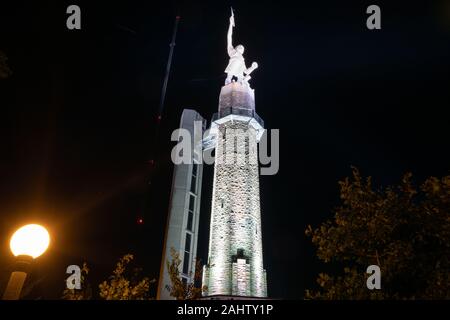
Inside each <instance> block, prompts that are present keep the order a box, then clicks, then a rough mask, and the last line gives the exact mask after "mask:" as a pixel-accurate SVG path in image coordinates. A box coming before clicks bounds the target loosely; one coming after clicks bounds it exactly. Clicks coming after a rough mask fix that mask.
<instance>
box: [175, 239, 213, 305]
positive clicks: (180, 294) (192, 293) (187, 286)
mask: <svg viewBox="0 0 450 320" xmlns="http://www.w3.org/2000/svg"><path fill="white" fill-rule="evenodd" d="M170 255H171V257H172V261H170V262H169V261H167V269H168V271H169V277H170V282H171V283H172V285H171V286H168V287H166V289H167V290H169V291H170V295H171V296H172V297H174V298H175V299H177V300H194V299H198V298H201V296H202V291H204V290H205V289H206V287H205V286H204V287H201V288H199V287H197V286H196V283H199V282H201V280H202V265H201V262H200V260H196V261H195V272H194V281H192V282H190V283H187V282H186V283H185V282H183V281H182V280H181V275H180V264H181V259H180V255H179V253H178V252H177V251H176V250H175V249H174V248H170Z"/></svg>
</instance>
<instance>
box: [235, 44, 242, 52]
mask: <svg viewBox="0 0 450 320" xmlns="http://www.w3.org/2000/svg"><path fill="white" fill-rule="evenodd" d="M236 51H237V52H239V53H240V54H244V46H243V45H242V44H239V45H237V46H236Z"/></svg>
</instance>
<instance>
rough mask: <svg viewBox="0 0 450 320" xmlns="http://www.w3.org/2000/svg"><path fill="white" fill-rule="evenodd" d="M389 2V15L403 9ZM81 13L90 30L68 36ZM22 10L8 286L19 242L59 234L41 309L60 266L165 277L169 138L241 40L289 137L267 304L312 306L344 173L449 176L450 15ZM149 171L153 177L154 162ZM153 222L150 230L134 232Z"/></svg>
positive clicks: (2, 270) (5, 164) (60, 282)
mask: <svg viewBox="0 0 450 320" xmlns="http://www.w3.org/2000/svg"><path fill="white" fill-rule="evenodd" d="M393 2H395V3H393ZM69 4H78V5H79V6H80V7H81V10H82V30H81V31H69V30H67V29H66V17H67V15H66V13H65V11H66V7H67V6H68V5H69ZM370 4H372V1H354V2H351V1H345V2H344V1H295V2H292V3H289V2H282V1H277V2H268V1H255V2H249V1H246V2H242V3H241V2H237V1H232V2H229V1H220V2H219V1H215V2H213V1H204V2H187V1H185V2H183V1H161V2H156V1H151V2H150V1H147V2H145V3H144V2H141V1H139V2H138V1H134V2H133V1H71V2H66V1H53V2H48V1H33V2H32V1H14V4H13V5H12V4H9V5H6V4H5V3H3V2H2V4H0V50H2V51H3V52H5V53H6V54H7V55H8V57H9V64H10V67H11V69H12V70H13V75H12V76H11V77H10V78H9V79H7V80H0V111H1V116H0V122H1V126H0V128H1V129H0V130H1V131H0V133H1V135H0V142H1V152H2V156H1V158H0V290H3V287H4V284H5V281H7V277H8V271H10V268H11V263H12V259H11V255H10V252H9V249H8V239H9V236H10V235H11V233H12V232H13V231H14V230H15V228H16V227H18V226H20V225H22V224H24V223H28V222H38V223H42V224H44V225H46V226H47V227H48V228H49V230H50V233H51V236H52V246H51V248H50V250H49V251H48V252H47V253H46V254H45V255H44V256H42V257H41V258H39V259H38V261H37V262H38V263H37V264H36V266H35V272H34V279H42V281H41V282H40V283H39V284H38V285H37V286H36V290H37V291H38V293H37V295H38V296H41V297H43V298H59V297H60V295H61V292H62V290H63V286H64V279H65V268H66V267H67V266H68V265H70V264H81V263H82V262H83V261H87V262H88V263H89V265H90V266H91V269H92V282H93V284H94V285H96V284H97V282H98V281H99V280H100V279H105V278H107V276H108V275H109V273H110V271H111V270H112V269H113V266H114V264H115V262H116V261H117V259H118V258H119V257H120V256H121V255H122V254H124V253H127V252H132V253H134V254H135V255H136V259H137V263H138V264H139V265H141V266H143V267H144V271H145V274H147V275H148V276H150V277H157V276H158V271H159V263H160V257H161V249H162V235H163V229H164V224H165V218H166V214H167V204H168V201H169V192H170V183H171V174H172V165H171V162H170V149H171V147H172V146H173V143H171V142H170V138H169V137H170V133H171V132H172V130H174V129H175V128H176V127H177V125H178V122H179V118H180V115H181V112H182V110H183V108H186V107H190V108H194V109H196V110H197V111H199V112H200V113H201V114H202V115H203V116H204V117H205V118H207V119H208V120H210V118H211V116H212V114H213V113H214V112H216V109H217V104H218V94H219V91H220V87H221V85H222V83H223V80H224V73H223V70H224V68H225V66H226V63H227V55H226V30H227V26H228V17H229V11H230V10H229V6H230V5H232V6H233V7H234V8H235V11H236V29H235V39H236V40H235V43H236V44H237V43H242V44H244V45H245V47H246V52H245V56H246V59H247V61H248V64H250V62H251V61H253V60H256V61H258V63H259V65H260V68H259V69H258V70H256V71H255V72H254V74H253V75H252V77H253V79H252V80H251V83H252V86H253V88H255V95H256V109H257V112H258V114H259V115H260V116H261V117H262V118H263V119H264V121H265V126H266V128H277V129H280V137H281V146H280V150H281V151H280V152H281V154H280V159H281V160H280V171H279V173H278V174H277V175H275V176H262V177H261V206H262V221H263V247H264V259H265V262H264V264H265V266H266V269H267V273H268V285H269V294H270V295H271V296H272V297H281V298H301V297H302V293H303V291H304V289H305V288H308V287H311V286H312V285H314V282H315V278H316V275H317V274H318V273H319V272H321V271H322V270H323V266H322V265H320V264H319V263H318V262H317V259H316V257H315V256H314V250H313V248H312V246H311V245H310V241H309V240H308V239H306V238H305V237H304V229H305V227H306V225H308V224H312V225H313V226H317V225H318V224H320V223H321V222H323V221H325V220H326V219H327V218H330V217H332V216H333V208H334V207H335V206H337V205H338V204H339V197H338V185H337V181H338V180H340V179H342V178H344V177H346V176H348V175H350V173H351V169H350V166H351V165H354V166H357V167H358V168H360V170H361V172H362V174H364V175H372V176H373V177H374V183H375V184H376V185H379V186H381V185H388V184H393V183H397V182H398V181H399V180H400V178H401V176H402V174H403V173H405V172H407V171H411V172H413V173H414V175H415V177H416V179H417V180H416V181H417V182H420V181H422V180H423V179H424V178H425V177H427V176H430V175H435V176H442V175H446V174H448V173H449V163H450V159H449V155H448V153H449V152H448V149H449V142H448V141H449V140H448V138H449V136H450V129H449V124H450V121H449V120H448V108H449V106H450V89H449V88H450V81H449V71H450V59H449V58H450V41H449V40H450V5H449V2H448V1H443V0H442V1H438V0H436V1H419V2H411V1H403V0H401V1H400V0H399V1H376V4H378V5H379V6H380V7H381V10H382V29H381V30H377V31H369V30H368V29H367V28H366V24H365V22H366V18H367V14H366V13H365V11H366V8H367V6H368V5H370ZM177 14H180V15H181V22H180V25H179V32H178V39H177V45H176V49H175V56H174V60H173V66H172V67H173V68H172V73H171V76H170V82H169V87H168V91H167V101H166V106H165V110H164V115H163V119H162V123H161V125H162V127H161V134H160V135H159V139H158V142H157V143H156V144H155V143H154V132H155V123H156V122H155V116H156V111H157V107H158V103H159V98H160V92H161V86H162V80H163V76H164V70H165V65H166V60H167V55H168V50H169V46H168V44H169V42H170V37H171V32H172V26H173V22H174V18H175V15H177ZM152 159H153V160H155V165H152V164H151V161H150V160H152ZM211 185H212V167H207V168H205V175H204V181H203V196H202V197H203V201H202V211H201V219H202V220H201V224H202V225H201V233H200V238H199V253H198V255H199V256H200V257H201V258H203V260H205V258H206V256H207V245H208V229H209V214H210V201H211ZM140 217H142V218H143V219H144V224H143V225H139V224H137V222H136V221H137V219H138V218H140Z"/></svg>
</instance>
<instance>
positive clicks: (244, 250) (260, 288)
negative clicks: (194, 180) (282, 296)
mask: <svg viewBox="0 0 450 320" xmlns="http://www.w3.org/2000/svg"><path fill="white" fill-rule="evenodd" d="M263 127H264V123H263V121H262V120H261V119H260V118H259V116H258V115H257V114H256V112H255V100H254V91H253V89H251V88H250V86H249V84H248V82H245V81H244V82H239V81H238V82H231V83H229V84H227V85H225V86H223V87H222V89H221V92H220V97H219V111H218V113H216V114H214V116H213V119H212V123H211V128H210V130H209V134H208V136H207V137H206V138H205V140H204V143H203V145H204V148H205V149H206V150H207V149H211V148H215V149H216V150H215V163H214V182H213V195H212V208H211V225H210V237H209V252H208V262H207V265H205V266H204V268H203V285H204V286H206V287H207V291H206V292H204V295H205V296H215V295H227V296H230V295H231V296H252V297H266V296H267V283H266V271H265V270H264V267H263V250H262V233H261V212H260V199H259V166H258V154H257V142H259V139H260V138H261V136H262V134H263V131H264V129H263Z"/></svg>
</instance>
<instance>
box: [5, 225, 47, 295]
mask: <svg viewBox="0 0 450 320" xmlns="http://www.w3.org/2000/svg"><path fill="white" fill-rule="evenodd" d="M49 243H50V236H49V234H48V232H47V230H46V229H45V228H44V227H42V226H40V225H38V224H28V225H26V226H23V227H21V228H20V229H18V230H17V231H16V232H15V233H14V234H13V236H12V237H11V241H10V242H9V247H10V248H11V252H12V253H13V255H14V256H15V257H16V265H15V268H14V271H13V272H12V273H11V277H10V278H9V281H8V285H7V287H6V290H5V293H4V294H3V300H18V299H19V298H20V292H21V291H22V287H23V284H24V283H25V280H26V278H27V273H28V269H29V266H30V263H31V262H32V261H33V259H36V258H37V257H39V256H40V255H42V254H43V253H44V252H45V251H46V250H47V248H48V245H49Z"/></svg>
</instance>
